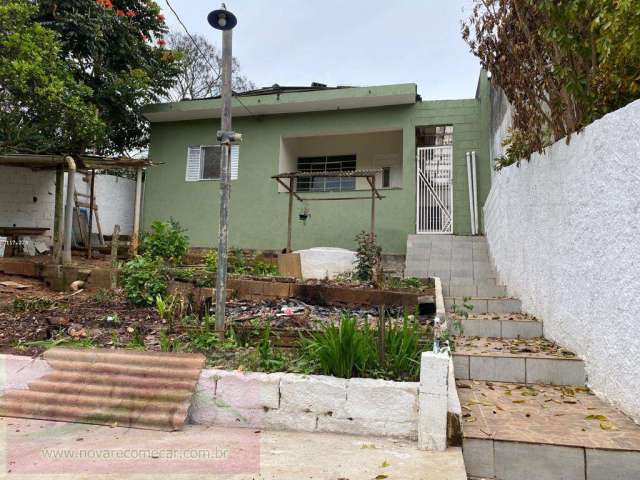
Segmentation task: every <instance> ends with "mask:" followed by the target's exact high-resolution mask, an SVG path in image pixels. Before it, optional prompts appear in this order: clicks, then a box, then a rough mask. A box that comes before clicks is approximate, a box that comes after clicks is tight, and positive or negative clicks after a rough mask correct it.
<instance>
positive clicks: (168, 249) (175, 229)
mask: <svg viewBox="0 0 640 480" xmlns="http://www.w3.org/2000/svg"><path fill="white" fill-rule="evenodd" d="M184 232H185V230H184V229H183V228H182V227H181V226H180V224H179V223H178V222H177V221H175V220H173V219H171V220H169V221H168V222H160V221H155V222H153V223H152V224H151V231H150V232H146V233H145V234H144V235H143V237H142V242H141V243H140V253H141V254H142V255H144V256H145V257H148V258H151V259H164V260H165V261H166V262H168V263H173V264H179V263H181V262H182V260H183V259H184V257H185V255H186V254H187V251H188V250H189V237H187V235H185V233H184Z"/></svg>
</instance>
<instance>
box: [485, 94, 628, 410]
mask: <svg viewBox="0 0 640 480" xmlns="http://www.w3.org/2000/svg"><path fill="white" fill-rule="evenodd" d="M494 145H495V143H494ZM485 221H486V232H487V240H488V242H489V248H490V252H491V255H492V257H493V260H494V262H495V265H496V268H497V271H498V275H499V277H500V280H501V281H502V282H503V283H505V284H506V285H507V287H508V289H509V292H510V293H512V294H514V295H515V296H517V297H519V298H520V299H521V300H522V303H523V309H524V310H525V311H526V312H528V313H531V314H533V315H536V316H537V317H538V318H540V319H542V320H543V321H544V335H545V336H546V337H548V338H550V339H553V340H555V341H557V342H559V343H561V344H563V345H565V346H567V347H568V348H570V349H572V350H573V351H575V352H576V353H577V354H578V355H579V356H580V357H582V358H583V359H585V361H586V368H587V374H588V383H589V385H590V387H591V388H592V389H593V390H594V391H596V392H597V393H598V394H600V395H602V396H603V397H605V398H606V399H608V400H609V401H611V402H612V403H614V404H616V405H617V406H619V407H620V408H621V409H622V410H623V411H625V412H626V413H627V414H629V415H631V416H632V417H634V418H635V419H636V420H637V421H640V395H639V392H640V375H639V374H638V367H637V366H638V364H640V335H638V332H639V331H640V316H639V312H640V100H639V101H636V102H634V103H632V104H630V105H628V106H627V107H625V108H622V109H620V110H618V111H616V112H613V113H611V114H609V115H607V116H605V117H604V118H602V119H600V120H598V121H596V122H594V123H593V124H591V125H590V126H589V127H587V128H586V129H585V131H584V132H583V133H581V134H579V135H574V136H573V137H572V139H571V143H570V144H569V145H567V144H566V142H565V141H564V140H561V141H559V142H557V143H555V144H554V145H552V146H551V147H549V148H548V149H547V151H546V152H545V154H544V155H537V154H536V155H534V156H533V158H532V159H531V161H530V162H526V161H525V162H523V163H522V165H521V166H520V168H517V167H509V168H507V169H505V170H503V171H502V172H501V173H498V174H496V175H495V176H494V178H493V184H492V188H491V192H490V194H489V198H488V199H487V202H486V205H485Z"/></svg>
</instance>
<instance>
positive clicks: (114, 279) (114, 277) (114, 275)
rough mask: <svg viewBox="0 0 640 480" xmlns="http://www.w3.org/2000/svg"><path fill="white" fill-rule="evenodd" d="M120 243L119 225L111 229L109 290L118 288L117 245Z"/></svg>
mask: <svg viewBox="0 0 640 480" xmlns="http://www.w3.org/2000/svg"><path fill="white" fill-rule="evenodd" d="M119 243H120V225H115V226H114V227H113V236H112V237H111V289H112V290H113V289H115V288H116V287H117V286H118V244H119Z"/></svg>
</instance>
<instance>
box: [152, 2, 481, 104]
mask: <svg viewBox="0 0 640 480" xmlns="http://www.w3.org/2000/svg"><path fill="white" fill-rule="evenodd" d="M157 1H158V4H159V5H160V6H161V8H162V9H163V13H164V14H165V17H166V19H167V23H168V24H169V27H170V28H171V29H181V27H180V25H179V24H178V22H177V20H176V18H175V16H174V15H173V14H172V13H171V11H170V10H169V9H168V8H167V5H166V3H165V0H157ZM169 1H170V3H171V5H172V6H173V8H174V9H175V10H176V12H177V13H178V14H179V15H180V17H181V18H182V20H183V22H184V23H185V25H186V26H187V28H188V29H189V31H190V32H191V33H200V34H203V35H205V36H207V37H208V38H210V40H211V41H212V43H214V44H215V45H216V46H218V47H220V45H221V32H219V31H218V30H214V29H213V28H211V27H210V26H209V24H208V23H207V14H208V13H209V12H210V11H211V10H215V9H217V8H218V7H219V5H220V4H219V3H218V2H217V1H210V0H209V1H205V0H169ZM471 4H472V0H386V1H383V0H342V1H338V0H322V1H320V0H229V1H227V2H226V6H227V9H228V10H230V11H231V12H233V13H234V14H235V15H236V16H237V18H238V25H237V26H236V28H235V29H234V31H233V55H234V56H235V57H236V58H237V59H238V61H239V62H240V66H241V69H242V72H243V73H244V74H245V75H246V76H247V77H248V78H249V79H250V80H252V81H253V82H254V83H255V85H256V86H257V87H266V86H271V85H273V84H274V83H278V84H279V85H296V86H298V85H310V84H311V82H320V83H325V84H327V85H329V86H334V85H353V86H361V85H385V84H390V83H416V84H417V85H418V93H419V94H420V95H421V96H422V98H423V99H425V100H436V99H449V98H471V97H473V96H474V95H475V90H476V84H477V81H478V74H479V72H480V64H479V62H478V59H477V58H476V57H474V56H473V55H472V54H471V53H470V52H469V48H468V46H467V45H466V44H465V43H464V41H463V40H462V38H461V36H460V21H461V20H462V19H463V18H466V17H468V16H469V14H470V10H471Z"/></svg>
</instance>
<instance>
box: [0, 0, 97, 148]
mask: <svg viewBox="0 0 640 480" xmlns="http://www.w3.org/2000/svg"><path fill="white" fill-rule="evenodd" d="M36 12H37V8H36V7H35V6H34V5H31V4H29V3H27V2H24V1H20V0H8V1H5V2H3V3H1V4H0V52H2V54H1V55H0V151H3V152H7V151H8V152H30V153H40V152H50V153H57V152H80V151H83V150H84V149H85V148H87V147H88V146H90V145H94V144H95V143H96V142H97V141H98V139H99V138H100V137H101V135H102V134H103V132H104V127H105V125H104V123H103V122H102V121H101V120H100V119H99V118H98V114H97V111H96V109H95V107H94V106H93V105H92V104H91V95H92V91H91V89H90V88H89V87H87V86H86V85H84V84H82V83H81V82H78V81H77V80H76V79H74V77H73V75H72V73H71V72H70V71H69V69H68V68H67V64H66V62H65V61H64V59H63V58H62V56H61V51H60V48H61V47H60V42H59V38H58V35H57V34H56V33H55V32H53V31H51V30H48V29H46V28H44V27H43V26H42V25H40V24H38V23H35V22H33V17H34V16H35V15H36Z"/></svg>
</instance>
